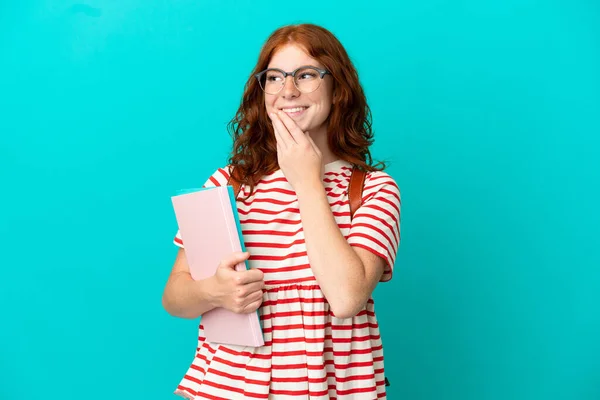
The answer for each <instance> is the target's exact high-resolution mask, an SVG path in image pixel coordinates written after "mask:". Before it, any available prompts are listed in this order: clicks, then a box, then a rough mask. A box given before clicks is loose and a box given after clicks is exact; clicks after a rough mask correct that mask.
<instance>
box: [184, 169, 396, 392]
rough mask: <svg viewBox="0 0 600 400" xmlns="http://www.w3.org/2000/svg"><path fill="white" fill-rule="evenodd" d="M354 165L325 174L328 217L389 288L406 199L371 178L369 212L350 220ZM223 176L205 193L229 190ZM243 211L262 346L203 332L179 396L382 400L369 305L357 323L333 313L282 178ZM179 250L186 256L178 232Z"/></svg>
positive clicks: (258, 191) (366, 195) (225, 172)
mask: <svg viewBox="0 0 600 400" xmlns="http://www.w3.org/2000/svg"><path fill="white" fill-rule="evenodd" d="M351 172H352V166H351V164H350V163H348V162H346V161H343V160H338V161H334V162H332V163H329V164H326V165H325V179H324V185H325V190H326V192H327V198H328V200H329V203H330V205H331V210H332V212H333V215H334V217H335V220H336V222H337V224H338V227H339V228H340V230H341V232H342V234H343V235H344V237H345V238H346V239H347V241H348V243H349V244H350V245H351V246H355V247H362V248H364V249H367V250H369V251H371V252H373V253H374V254H376V255H378V256H380V257H382V258H383V259H384V260H386V268H385V273H384V275H383V277H382V279H381V280H382V281H388V280H390V279H391V277H392V270H393V266H394V262H395V257H396V253H397V250H398V245H399V243H400V204H401V202H400V191H399V189H398V186H397V185H396V183H395V181H394V180H393V179H392V178H391V177H390V176H389V175H388V174H387V173H385V172H370V173H367V176H366V179H365V185H364V190H363V204H362V206H361V207H360V208H359V209H358V210H357V211H356V214H355V215H354V218H352V219H351V218H350V208H349V198H348V184H349V182H350V175H351ZM228 178H229V168H227V167H226V168H221V169H218V170H217V171H216V172H215V173H214V174H213V175H212V176H211V177H210V179H209V180H208V181H207V182H206V183H205V187H210V186H222V185H226V184H227V180H228ZM247 189H248V188H245V187H243V186H242V191H241V193H240V200H238V202H237V207H238V212H239V216H240V222H241V226H242V234H243V238H244V242H245V246H246V249H247V251H248V252H250V259H249V267H250V268H259V269H260V270H261V271H262V272H263V273H264V280H265V290H264V295H263V303H262V305H261V307H260V308H259V311H258V312H259V315H260V318H261V321H262V323H263V332H264V338H265V345H264V346H262V347H256V348H255V347H237V346H226V345H220V344H214V343H209V342H207V341H206V340H205V338H204V332H203V327H202V323H200V326H199V334H198V348H197V351H196V355H195V358H194V360H193V362H192V365H191V366H190V367H189V369H188V370H187V372H186V374H185V376H184V377H183V379H182V380H181V382H180V384H179V386H178V387H177V389H176V391H175V393H176V394H178V395H180V396H182V397H185V398H188V399H193V400H197V399H225V400H233V399H273V400H292V399H296V400H300V399H309V398H310V399H315V400H317V399H318V400H325V399H327V400H330V399H337V400H349V399H360V400H362V399H365V400H371V399H385V398H386V388H385V383H384V380H385V374H384V364H383V346H382V341H381V337H380V333H379V325H378V322H377V318H376V315H375V308H374V302H373V299H372V298H371V299H370V300H369V302H368V303H367V305H366V306H365V308H364V309H363V310H362V311H361V312H359V313H358V314H357V315H356V316H355V317H352V318H346V319H342V318H337V317H335V316H334V315H333V314H332V313H331V312H330V309H329V304H328V303H327V301H326V300H325V298H324V296H323V293H322V292H321V290H320V288H319V285H318V283H317V281H316V280H315V277H314V275H313V273H312V270H311V268H310V265H309V263H308V257H307V253H306V245H305V242H304V233H303V230H302V223H301V220H300V211H299V209H298V198H297V197H296V193H295V192H294V190H293V188H292V187H291V185H290V184H289V183H288V181H287V180H286V178H285V176H284V175H283V172H282V171H281V170H278V171H276V172H274V173H272V174H270V175H267V176H264V177H263V178H262V179H261V180H260V182H259V183H258V184H257V185H256V187H255V190H254V192H253V194H252V195H251V196H250V197H249V199H248V200H241V198H242V197H245V195H246V193H247V192H246V193H244V190H247ZM174 241H175V244H176V245H178V246H180V247H183V242H182V240H181V236H180V235H179V232H177V234H176V236H175V239H174Z"/></svg>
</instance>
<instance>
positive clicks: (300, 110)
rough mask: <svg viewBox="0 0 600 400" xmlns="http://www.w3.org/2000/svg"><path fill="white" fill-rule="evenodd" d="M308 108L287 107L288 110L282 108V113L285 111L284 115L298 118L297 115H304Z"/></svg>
mask: <svg viewBox="0 0 600 400" xmlns="http://www.w3.org/2000/svg"><path fill="white" fill-rule="evenodd" d="M307 108H308V107H306V106H300V107H287V108H281V111H283V112H284V113H286V114H288V115H291V116H296V115H300V114H302V113H303V112H304V111H305V110H306V109H307Z"/></svg>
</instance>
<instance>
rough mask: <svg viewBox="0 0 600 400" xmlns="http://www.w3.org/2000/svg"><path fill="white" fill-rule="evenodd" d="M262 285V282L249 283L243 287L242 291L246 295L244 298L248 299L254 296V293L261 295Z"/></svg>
mask: <svg viewBox="0 0 600 400" xmlns="http://www.w3.org/2000/svg"><path fill="white" fill-rule="evenodd" d="M263 287H264V284H263V282H262V281H260V282H251V283H248V284H246V285H244V286H243V290H244V292H245V293H246V297H250V296H252V295H255V294H256V293H259V292H260V293H262V290H263Z"/></svg>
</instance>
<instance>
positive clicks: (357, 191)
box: [348, 167, 367, 219]
mask: <svg viewBox="0 0 600 400" xmlns="http://www.w3.org/2000/svg"><path fill="white" fill-rule="evenodd" d="M366 175H367V174H366V172H365V171H363V170H360V169H358V168H356V167H354V168H352V175H351V176H350V184H348V198H349V199H350V219H352V218H353V217H354V213H356V210H358V208H359V207H360V206H361V204H362V192H363V186H364V184H365V177H366Z"/></svg>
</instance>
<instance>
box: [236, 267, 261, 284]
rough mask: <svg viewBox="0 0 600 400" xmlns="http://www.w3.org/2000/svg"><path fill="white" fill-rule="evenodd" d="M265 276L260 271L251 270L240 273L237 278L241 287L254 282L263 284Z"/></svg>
mask: <svg viewBox="0 0 600 400" xmlns="http://www.w3.org/2000/svg"><path fill="white" fill-rule="evenodd" d="M263 278H264V274H263V272H262V271H261V270H260V269H255V268H252V269H249V270H247V271H240V272H239V274H238V277H237V283H239V284H241V285H247V284H249V283H253V282H262V281H263Z"/></svg>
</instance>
